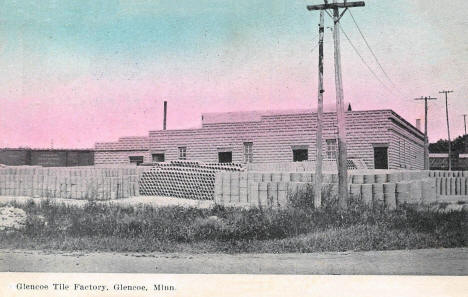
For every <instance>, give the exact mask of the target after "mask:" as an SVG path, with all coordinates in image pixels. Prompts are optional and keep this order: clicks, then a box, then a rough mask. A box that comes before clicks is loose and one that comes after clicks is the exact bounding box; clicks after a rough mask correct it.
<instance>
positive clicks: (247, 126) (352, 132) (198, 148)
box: [96, 110, 423, 169]
mask: <svg viewBox="0 0 468 297" xmlns="http://www.w3.org/2000/svg"><path fill="white" fill-rule="evenodd" d="M258 119H260V120H258ZM323 119H324V124H323V141H322V143H323V154H324V158H327V155H326V151H327V143H326V140H327V139H336V136H337V128H336V127H337V120H336V114H335V113H324V117H323ZM316 127H317V122H316V114H315V113H312V112H310V111H303V112H302V113H301V112H295V113H292V114H281V113H277V114H274V113H273V114H264V115H261V116H258V118H257V119H256V120H255V121H245V120H244V121H241V122H225V123H219V122H215V121H206V122H204V123H203V125H202V128H201V129H184V130H159V131H150V132H149V137H147V138H138V139H137V140H138V142H139V144H138V145H137V144H135V143H133V145H134V146H133V147H134V148H135V151H134V152H135V153H136V152H137V151H136V150H137V149H138V153H140V154H143V155H144V157H145V162H147V161H148V162H150V161H151V155H152V154H154V153H164V154H165V160H166V161H170V160H177V159H179V156H178V154H179V149H178V148H179V147H186V148H187V151H186V154H187V160H199V161H204V162H217V161H218V152H222V151H231V152H232V161H233V162H244V152H243V150H244V143H245V142H252V143H253V162H254V163H266V162H282V161H285V162H288V161H292V160H293V148H296V147H297V148H308V158H309V160H314V159H315V155H316V152H315V144H316V141H315V140H316V136H315V135H316ZM346 129H347V141H348V146H347V151H348V158H359V159H363V160H364V161H365V162H366V164H367V166H368V167H369V168H373V167H374V145H382V144H384V145H385V144H387V145H388V154H389V160H388V164H389V168H401V167H400V166H401V165H400V164H401V163H402V162H401V160H399V159H398V154H397V153H396V152H397V147H396V146H397V144H398V138H399V137H400V138H402V139H404V140H405V142H407V143H408V144H407V147H408V149H407V150H408V151H407V153H408V154H409V155H411V154H413V155H416V158H411V157H406V159H405V160H406V162H407V164H408V166H409V167H408V168H414V169H422V166H423V160H422V158H419V157H418V152H419V151H421V152H423V135H422V133H421V132H419V131H418V130H416V128H414V127H412V126H411V125H409V124H408V123H407V122H405V121H404V120H402V119H401V118H400V117H399V116H398V115H397V114H396V113H394V112H393V111H391V110H374V111H351V112H346ZM145 140H146V141H147V142H145ZM131 142H132V140H131V139H129V138H124V139H120V140H119V142H117V143H106V144H97V145H96V164H99V163H102V162H119V163H128V162H129V161H128V160H129V159H128V157H129V153H130V152H129V151H122V148H124V147H125V148H127V149H128V148H129V147H130V146H131V145H132V144H131ZM145 147H146V148H147V151H146V152H145V151H144V149H145ZM119 149H120V151H119ZM421 154H422V153H421Z"/></svg>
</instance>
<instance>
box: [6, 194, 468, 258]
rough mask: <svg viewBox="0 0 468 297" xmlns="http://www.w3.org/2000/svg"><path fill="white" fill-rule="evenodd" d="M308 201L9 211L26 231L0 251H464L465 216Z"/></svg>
mask: <svg viewBox="0 0 468 297" xmlns="http://www.w3.org/2000/svg"><path fill="white" fill-rule="evenodd" d="M310 196H311V195H310V191H305V192H304V193H303V194H301V195H296V196H291V197H290V200H291V203H290V205H291V207H289V208H286V209H282V210H273V209H237V208H225V207H221V206H215V207H214V208H212V209H197V208H184V207H162V208H153V207H149V206H139V207H122V206H115V205H114V206H112V205H104V204H97V203H95V202H89V203H87V204H86V205H85V206H84V207H78V206H67V205H64V204H53V203H50V201H44V202H42V203H39V204H35V203H34V202H30V203H28V204H26V205H20V204H14V205H13V206H15V207H18V208H22V209H24V210H25V212H26V213H27V220H26V226H25V228H24V229H23V230H20V231H13V232H5V231H0V239H1V240H0V248H23V249H48V250H65V251H67V250H83V251H116V252H197V253H204V252H228V253H242V252H269V253H285V252H317V251H346V250H388V249H417V248H439V247H446V248H449V247H464V246H467V234H468V224H467V212H465V211H463V212H447V213H441V212H433V211H431V210H430V209H429V208H427V209H422V210H421V209H419V210H416V209H414V208H412V207H409V206H406V205H403V206H400V207H399V208H398V209H397V210H395V211H387V210H385V209H383V208H381V207H375V208H369V207H366V206H364V205H363V204H361V203H360V202H359V201H351V203H350V207H349V210H348V211H346V212H339V211H338V210H337V208H336V197H332V198H328V199H327V200H325V201H324V203H323V207H322V208H321V209H319V210H315V209H314V208H313V203H311V202H310V200H311V198H312V197H310Z"/></svg>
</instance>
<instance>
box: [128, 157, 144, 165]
mask: <svg viewBox="0 0 468 297" xmlns="http://www.w3.org/2000/svg"><path fill="white" fill-rule="evenodd" d="M129 159H130V163H132V164H136V165H137V166H138V165H140V164H141V163H143V156H130V157H129Z"/></svg>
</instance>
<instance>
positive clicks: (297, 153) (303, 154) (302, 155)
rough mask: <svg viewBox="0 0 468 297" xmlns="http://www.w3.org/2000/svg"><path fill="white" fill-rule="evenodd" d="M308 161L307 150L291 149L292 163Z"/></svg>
mask: <svg viewBox="0 0 468 297" xmlns="http://www.w3.org/2000/svg"><path fill="white" fill-rule="evenodd" d="M308 159H309V150H308V149H293V161H294V162H301V161H307V160H308Z"/></svg>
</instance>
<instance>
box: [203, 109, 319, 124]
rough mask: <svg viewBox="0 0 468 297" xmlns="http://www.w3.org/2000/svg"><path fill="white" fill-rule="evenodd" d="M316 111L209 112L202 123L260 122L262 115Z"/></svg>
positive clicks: (311, 110)
mask: <svg viewBox="0 0 468 297" xmlns="http://www.w3.org/2000/svg"><path fill="white" fill-rule="evenodd" d="M312 112H315V110H313V109H284V110H253V111H234V112H209V113H203V114H202V124H217V123H240V122H260V121H261V120H262V116H272V115H285V114H305V113H312Z"/></svg>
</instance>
